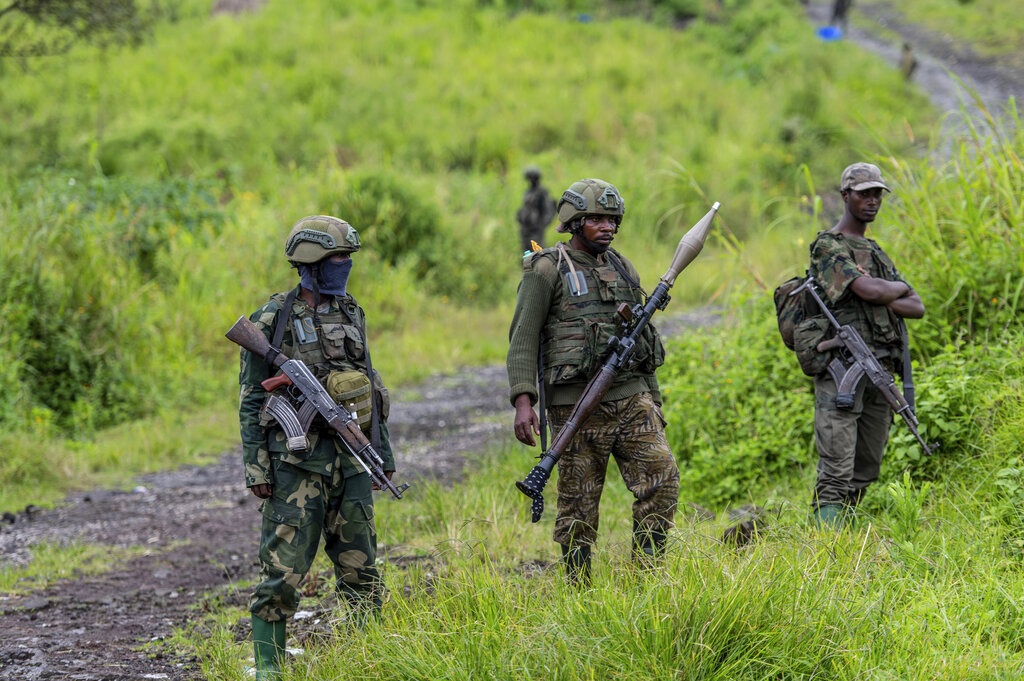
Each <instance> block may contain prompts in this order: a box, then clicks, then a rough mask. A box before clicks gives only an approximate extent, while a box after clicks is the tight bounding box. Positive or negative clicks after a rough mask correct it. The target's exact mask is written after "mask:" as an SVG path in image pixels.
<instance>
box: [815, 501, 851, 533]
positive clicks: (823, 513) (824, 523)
mask: <svg viewBox="0 0 1024 681" xmlns="http://www.w3.org/2000/svg"><path fill="white" fill-rule="evenodd" d="M845 522H846V514H845V513H844V512H843V507H842V506H841V505H839V504H822V505H821V506H819V507H818V508H816V509H814V524H815V525H816V526H817V527H818V528H819V529H831V530H840V529H842V527H843V525H844V524H845Z"/></svg>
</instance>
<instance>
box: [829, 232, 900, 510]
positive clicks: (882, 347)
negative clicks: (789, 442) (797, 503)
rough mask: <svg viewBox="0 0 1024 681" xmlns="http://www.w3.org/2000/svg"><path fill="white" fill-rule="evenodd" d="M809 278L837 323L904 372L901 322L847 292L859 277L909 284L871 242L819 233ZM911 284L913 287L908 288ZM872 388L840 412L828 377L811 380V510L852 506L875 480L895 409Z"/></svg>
mask: <svg viewBox="0 0 1024 681" xmlns="http://www.w3.org/2000/svg"><path fill="white" fill-rule="evenodd" d="M810 251H811V263H810V273H811V274H812V275H813V276H814V277H815V278H816V279H817V281H818V282H819V284H820V286H821V290H822V291H823V292H824V294H825V298H824V299H825V302H826V303H827V304H828V305H829V307H830V308H831V310H832V313H833V314H834V315H835V317H836V320H837V321H838V322H839V323H840V324H849V325H851V326H853V327H854V328H855V329H856V330H857V331H858V332H859V333H860V335H861V337H862V338H863V339H864V342H865V343H867V345H868V347H869V348H871V351H872V352H873V353H874V355H875V356H876V357H877V358H878V360H879V362H880V363H881V364H882V366H884V367H885V368H886V369H887V370H889V371H893V370H894V369H896V368H897V367H898V366H901V359H902V356H903V343H904V338H903V335H902V331H901V325H900V324H899V320H898V319H897V318H896V316H895V315H894V314H893V313H892V312H890V311H889V309H888V307H887V306H885V305H872V304H870V303H867V302H866V301H863V300H861V299H860V298H859V297H858V296H857V295H856V294H854V293H853V291H852V290H850V284H851V283H852V282H853V280H854V279H856V278H857V277H860V276H863V275H864V274H867V275H869V276H871V277H876V278H880V279H886V280H888V281H900V282H903V283H907V282H906V280H905V279H903V277H902V276H901V275H900V273H899V271H898V270H897V269H896V266H895V265H893V262H892V260H891V259H890V258H889V256H888V255H887V254H886V253H885V251H883V250H882V248H881V246H879V245H878V244H877V243H876V242H875V241H873V240H872V239H868V238H865V237H860V236H853V235H849V234H839V233H837V232H832V231H826V232H822V233H820V234H819V235H818V237H817V238H816V239H815V241H814V243H812V244H811V248H810ZM908 285H909V284H908ZM869 384H870V381H867V380H862V381H861V383H860V385H859V386H858V387H857V391H856V393H855V396H854V406H853V408H852V409H849V410H843V409H838V408H836V385H835V381H834V380H833V379H832V377H831V375H829V374H827V373H824V374H820V375H818V376H816V377H815V379H814V434H815V441H816V446H817V449H818V479H817V483H816V486H815V494H814V499H813V500H812V504H813V506H814V507H815V508H818V507H819V506H826V505H845V506H851V507H852V506H855V505H856V504H857V503H858V502H859V501H860V499H861V497H862V496H863V495H864V491H865V490H866V489H867V487H868V486H869V485H870V484H871V483H872V482H874V481H875V480H877V479H878V475H879V469H880V466H881V462H882V455H883V454H884V452H885V445H886V443H887V442H888V439H889V428H890V426H891V425H892V416H893V414H892V409H891V408H890V407H889V405H888V403H887V402H886V401H885V400H884V398H882V396H881V395H880V394H879V393H878V391H877V389H875V387H874V386H872V385H869Z"/></svg>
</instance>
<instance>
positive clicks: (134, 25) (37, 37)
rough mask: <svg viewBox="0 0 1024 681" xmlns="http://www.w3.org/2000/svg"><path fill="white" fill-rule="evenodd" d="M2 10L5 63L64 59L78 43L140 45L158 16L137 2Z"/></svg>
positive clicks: (41, 1)
mask: <svg viewBox="0 0 1024 681" xmlns="http://www.w3.org/2000/svg"><path fill="white" fill-rule="evenodd" d="M5 5H6V6H5V7H3V8H2V9H0V58H3V57H8V58H10V57H20V58H23V59H24V58H27V57H42V56H51V55H54V54H62V53H64V52H67V50H68V49H69V48H70V47H71V45H72V44H74V43H75V42H77V41H84V42H91V43H94V44H97V45H100V46H102V47H108V46H111V45H136V46H137V45H139V44H140V43H141V42H142V40H143V39H144V38H145V37H146V36H147V35H148V33H149V31H150V30H151V28H152V24H153V22H154V20H155V19H156V18H157V16H159V11H158V6H154V5H151V4H149V3H146V4H145V5H143V6H142V7H140V6H139V5H138V4H137V3H136V2H135V0H36V1H35V2H9V3H5Z"/></svg>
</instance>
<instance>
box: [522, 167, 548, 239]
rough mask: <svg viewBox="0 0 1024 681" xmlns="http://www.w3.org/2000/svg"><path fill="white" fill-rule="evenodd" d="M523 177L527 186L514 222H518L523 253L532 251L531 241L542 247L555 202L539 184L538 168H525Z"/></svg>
mask: <svg viewBox="0 0 1024 681" xmlns="http://www.w3.org/2000/svg"><path fill="white" fill-rule="evenodd" d="M523 177H525V178H526V181H527V182H528V183H529V186H528V187H527V188H526V192H525V193H524V194H523V205H522V206H520V207H519V210H517V211H516V220H517V221H518V222H519V243H520V245H521V247H522V251H523V252H524V253H525V252H527V251H531V250H533V248H532V245H531V243H530V242H531V241H536V242H537V244H538V245H539V246H543V245H544V230H545V229H546V228H547V226H548V224H549V223H550V222H551V218H553V217H555V200H554V199H552V198H551V196H550V195H549V194H548V190H547V189H545V188H544V185H542V184H541V183H540V168H538V167H537V166H527V167H526V169H525V170H523Z"/></svg>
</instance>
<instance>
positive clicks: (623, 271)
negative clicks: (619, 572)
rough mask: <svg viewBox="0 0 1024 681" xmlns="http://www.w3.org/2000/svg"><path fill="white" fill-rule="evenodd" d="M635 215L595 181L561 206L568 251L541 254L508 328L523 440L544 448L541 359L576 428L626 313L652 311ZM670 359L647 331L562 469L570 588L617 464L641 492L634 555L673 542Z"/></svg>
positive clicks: (648, 555) (580, 571)
mask: <svg viewBox="0 0 1024 681" xmlns="http://www.w3.org/2000/svg"><path fill="white" fill-rule="evenodd" d="M624 215H625V204H624V203H623V200H622V197H621V196H620V195H619V192H618V190H617V189H616V188H615V187H614V186H612V185H611V184H609V183H607V182H605V181H603V180H596V179H587V180H580V181H578V182H574V183H573V184H572V186H570V187H569V189H567V190H566V191H565V193H564V194H563V195H562V198H561V200H560V201H559V203H558V220H559V223H560V224H559V225H558V227H557V230H558V231H559V232H561V233H569V234H571V235H572V238H571V239H570V240H569V241H568V242H562V243H559V244H557V245H556V246H555V247H553V248H547V249H544V250H542V251H538V252H537V253H534V254H533V255H532V256H530V257H528V258H526V260H525V261H524V263H523V278H522V281H521V283H520V285H519V292H518V295H517V298H516V308H515V314H514V316H513V319H512V324H511V328H510V330H509V350H508V357H507V368H508V379H509V384H510V392H509V396H510V400H511V402H512V404H513V405H514V406H515V409H516V415H515V434H516V438H517V439H518V440H519V441H520V442H522V443H523V444H526V445H529V446H531V447H533V446H536V440H535V436H536V435H539V434H540V427H539V424H540V422H539V419H538V416H537V412H536V410H535V409H534V405H535V404H536V403H537V401H538V359H542V360H543V366H544V375H543V377H541V381H542V388H543V390H544V391H545V396H546V404H547V406H548V415H549V416H550V419H551V426H552V429H553V430H554V431H555V432H556V433H557V431H558V430H559V429H560V428H561V427H562V426H563V425H564V424H565V422H566V420H567V419H568V417H569V415H570V413H571V411H572V407H573V405H574V404H575V403H576V401H577V400H578V399H579V397H580V395H581V394H582V392H583V389H584V388H585V387H586V385H587V383H588V382H589V380H590V378H591V377H592V376H593V375H594V374H595V373H596V372H597V370H598V369H599V368H600V366H601V360H602V355H603V354H604V351H605V349H606V348H607V346H608V339H609V338H610V337H611V336H612V335H614V334H615V333H616V331H617V329H618V322H619V320H620V318H619V316H618V315H617V314H616V309H617V308H618V306H619V305H620V304H621V303H627V304H629V305H630V306H631V307H632V306H634V305H636V304H638V303H642V302H643V298H644V295H645V294H644V292H643V291H642V289H641V288H640V283H639V275H638V274H637V272H636V269H635V268H634V267H633V265H632V263H630V262H629V261H628V260H627V259H626V258H625V257H623V256H622V255H621V254H619V253H618V252H616V251H615V250H614V249H612V248H611V247H610V246H611V243H612V240H613V239H614V238H615V234H616V233H617V232H618V230H619V225H620V223H621V221H622V218H623V216H624ZM664 358H665V351H664V347H663V346H662V344H661V340H660V338H659V336H658V333H657V331H656V330H655V329H654V327H653V326H648V328H647V330H645V334H644V336H643V338H642V340H641V342H640V345H639V347H638V348H637V351H636V354H635V360H636V361H635V362H634V363H632V364H631V365H630V366H628V367H624V368H623V370H622V371H621V372H620V373H619V374H618V376H616V379H615V382H614V384H613V385H612V386H611V387H610V388H609V390H608V392H607V394H606V395H605V397H604V399H603V401H602V403H601V405H600V408H599V409H598V410H596V411H595V412H594V413H593V414H591V416H590V417H589V419H587V421H586V423H584V424H583V425H582V427H581V428H580V430H579V432H577V433H576V436H575V437H574V438H573V440H572V442H571V443H570V444H569V447H568V448H567V449H566V451H565V453H564V454H563V455H562V457H561V459H559V461H558V513H557V516H556V518H555V530H554V540H555V542H557V543H558V544H560V545H561V547H562V555H563V559H564V561H565V566H566V574H567V577H568V579H569V582H570V583H573V584H585V583H586V582H587V580H588V578H589V574H590V554H591V547H592V546H593V545H594V542H595V541H596V539H597V528H598V506H599V504H600V500H601V491H602V489H603V487H604V482H605V473H606V471H607V467H608V458H609V456H614V457H615V461H616V462H617V464H618V467H619V471H620V472H621V474H622V478H623V481H624V482H625V484H626V487H627V488H628V489H629V490H630V491H631V492H632V493H633V496H634V498H635V501H634V503H633V554H634V558H635V559H637V561H638V562H640V563H642V564H644V565H650V564H651V562H652V560H653V559H654V558H656V557H657V556H658V555H659V554H660V553H661V552H662V549H663V547H664V544H665V540H666V533H667V531H668V530H669V529H670V528H671V527H672V520H673V517H674V515H675V511H676V504H677V501H678V495H679V469H678V467H677V466H676V462H675V458H674V457H673V456H672V452H671V451H670V449H669V446H668V441H667V439H666V437H665V420H664V418H663V417H662V413H661V394H660V392H659V389H658V380H657V378H656V377H655V373H654V372H655V370H656V369H657V368H658V367H659V366H660V365H661V364H662V363H663V362H664Z"/></svg>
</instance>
